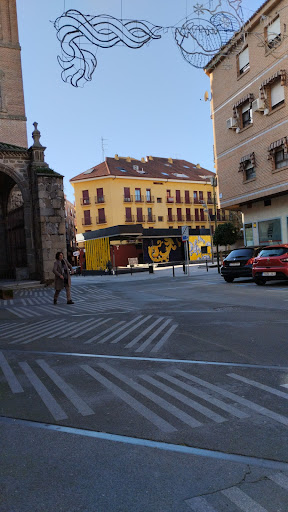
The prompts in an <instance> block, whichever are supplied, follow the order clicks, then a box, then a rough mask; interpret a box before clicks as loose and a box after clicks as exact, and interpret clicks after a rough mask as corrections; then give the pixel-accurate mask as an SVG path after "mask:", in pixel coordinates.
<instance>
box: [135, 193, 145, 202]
mask: <svg viewBox="0 0 288 512" xmlns="http://www.w3.org/2000/svg"><path fill="white" fill-rule="evenodd" d="M143 202H144V197H143V196H136V194H135V203H143Z"/></svg>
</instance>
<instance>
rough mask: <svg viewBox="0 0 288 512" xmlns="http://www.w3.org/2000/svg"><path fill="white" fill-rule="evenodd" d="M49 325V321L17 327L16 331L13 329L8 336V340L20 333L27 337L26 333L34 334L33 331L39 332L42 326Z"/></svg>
mask: <svg viewBox="0 0 288 512" xmlns="http://www.w3.org/2000/svg"><path fill="white" fill-rule="evenodd" d="M48 323H49V321H48V320H41V321H40V322H37V323H36V324H32V325H27V326H26V327H19V326H18V325H17V327H16V326H15V327H14V329H13V328H12V329H11V330H10V332H9V333H8V334H6V338H13V337H14V336H16V335H17V334H18V333H21V335H25V334H26V333H30V332H33V331H38V329H39V328H40V327H41V326H42V325H47V324H48ZM22 325H23V324H22ZM24 325H25V324H24Z"/></svg>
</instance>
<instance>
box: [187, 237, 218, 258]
mask: <svg viewBox="0 0 288 512" xmlns="http://www.w3.org/2000/svg"><path fill="white" fill-rule="evenodd" d="M201 247H206V248H207V252H206V253H203V252H202V251H203V249H202V250H201ZM207 257H209V258H211V257H212V255H211V238H210V236H209V235H198V236H189V259H190V261H197V260H206V259H207Z"/></svg>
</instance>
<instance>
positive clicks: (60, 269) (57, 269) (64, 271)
mask: <svg viewBox="0 0 288 512" xmlns="http://www.w3.org/2000/svg"><path fill="white" fill-rule="evenodd" d="M70 270H71V273H72V274H74V272H73V270H72V266H71V265H70V263H69V262H68V261H67V260H65V258H64V254H63V252H57V253H56V261H55V263H54V267H53V274H55V294H54V304H57V299H58V296H59V293H60V292H61V290H63V288H65V290H66V296H67V304H74V302H73V300H72V299H71V277H70Z"/></svg>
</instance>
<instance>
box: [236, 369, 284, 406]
mask: <svg viewBox="0 0 288 512" xmlns="http://www.w3.org/2000/svg"><path fill="white" fill-rule="evenodd" d="M227 375H228V377H232V378H233V379H236V380H240V382H245V384H250V386H254V387H255V388H259V389H263V391H268V392H269V393H272V395H276V396H280V397H281V398H285V400H288V393H284V392H283V391H278V389H275V388H271V387H270V386H266V385H265V384H261V383H260V382H257V381H255V380H251V379H247V378H246V377H242V376H240V375H237V374H236V373H228V374H227Z"/></svg>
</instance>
